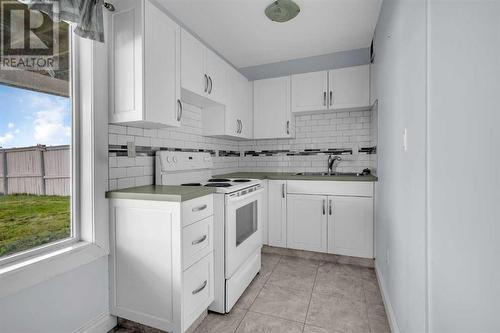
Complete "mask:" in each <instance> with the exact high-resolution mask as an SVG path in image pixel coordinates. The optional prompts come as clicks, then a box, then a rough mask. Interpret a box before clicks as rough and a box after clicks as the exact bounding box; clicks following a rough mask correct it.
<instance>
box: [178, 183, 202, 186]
mask: <svg viewBox="0 0 500 333" xmlns="http://www.w3.org/2000/svg"><path fill="white" fill-rule="evenodd" d="M181 186H201V184H200V183H185V184H181Z"/></svg>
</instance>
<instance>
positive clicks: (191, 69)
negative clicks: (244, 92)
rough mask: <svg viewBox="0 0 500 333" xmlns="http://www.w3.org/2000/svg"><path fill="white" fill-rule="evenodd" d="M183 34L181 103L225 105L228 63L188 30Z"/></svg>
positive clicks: (201, 105)
mask: <svg viewBox="0 0 500 333" xmlns="http://www.w3.org/2000/svg"><path fill="white" fill-rule="evenodd" d="M181 35H182V37H181V86H182V100H184V101H186V102H188V103H191V104H194V105H198V106H200V107H205V106H213V105H217V104H226V71H227V69H228V68H229V67H230V66H229V64H227V63H226V62H225V61H224V60H223V59H221V58H220V57H219V56H218V55H217V54H215V53H214V52H213V51H212V50H210V49H208V48H207V47H206V46H205V45H203V43H201V42H200V41H199V40H197V39H196V38H195V37H193V36H192V35H191V34H189V33H188V32H187V31H185V30H182V32H181Z"/></svg>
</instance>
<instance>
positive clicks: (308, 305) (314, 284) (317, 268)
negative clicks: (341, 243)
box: [302, 264, 321, 332]
mask: <svg viewBox="0 0 500 333" xmlns="http://www.w3.org/2000/svg"><path fill="white" fill-rule="evenodd" d="M320 265H321V264H319V265H318V267H316V274H315V275H314V282H313V287H312V290H311V296H309V303H308V304H307V311H306V318H305V319H304V326H303V328H302V332H304V330H305V328H306V323H307V316H308V315H309V308H310V307H311V301H312V296H313V293H314V287H316V279H317V278H318V271H319V266H320Z"/></svg>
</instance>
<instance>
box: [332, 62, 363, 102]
mask: <svg viewBox="0 0 500 333" xmlns="http://www.w3.org/2000/svg"><path fill="white" fill-rule="evenodd" d="M329 84H330V91H329V96H328V98H329V103H328V104H329V107H330V109H350V108H366V107H369V105H370V65H363V66H355V67H348V68H340V69H335V70H331V71H330V72H329Z"/></svg>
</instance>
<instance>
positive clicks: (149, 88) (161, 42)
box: [144, 1, 181, 126]
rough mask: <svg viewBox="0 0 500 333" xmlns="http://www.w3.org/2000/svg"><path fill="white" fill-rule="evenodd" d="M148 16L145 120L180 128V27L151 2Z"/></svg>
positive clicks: (146, 4) (147, 2)
mask: <svg viewBox="0 0 500 333" xmlns="http://www.w3.org/2000/svg"><path fill="white" fill-rule="evenodd" d="M145 13H146V15H145V18H146V19H145V20H144V30H145V33H144V50H145V52H144V96H145V98H144V104H145V120H147V121H148V122H154V123H160V124H164V125H168V126H180V123H181V122H180V120H181V110H180V108H181V106H180V105H179V103H180V98H181V97H180V94H181V73H180V69H181V68H180V66H181V59H180V56H181V50H180V46H181V41H180V37H181V36H180V27H179V26H178V25H177V23H175V22H174V21H172V20H171V19H170V18H169V17H168V16H167V15H166V14H165V13H164V12H163V11H161V10H160V9H159V8H158V7H156V6H155V5H154V4H153V3H152V2H150V1H146V2H145ZM158 31H161V34H160V33H158Z"/></svg>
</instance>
